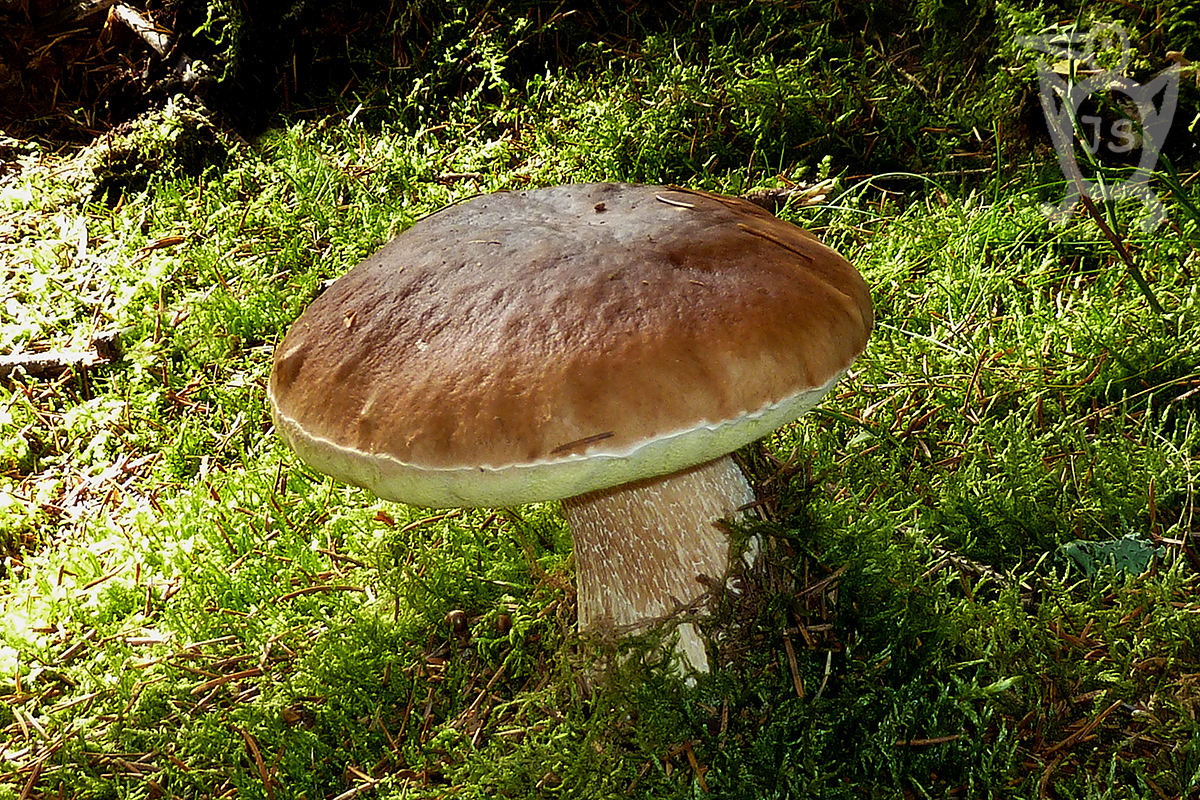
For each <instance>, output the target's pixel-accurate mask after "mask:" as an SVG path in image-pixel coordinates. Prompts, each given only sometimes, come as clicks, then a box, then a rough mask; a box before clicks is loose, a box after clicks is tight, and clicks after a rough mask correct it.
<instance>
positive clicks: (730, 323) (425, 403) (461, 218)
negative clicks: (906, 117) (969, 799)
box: [268, 184, 873, 507]
mask: <svg viewBox="0 0 1200 800" xmlns="http://www.w3.org/2000/svg"><path fill="white" fill-rule="evenodd" d="M872 324H873V315H872V309H871V300H870V295H869V293H868V291H867V287H866V284H865V283H864V282H863V280H862V278H861V276H860V275H859V274H858V272H857V271H856V270H855V269H854V268H853V267H852V266H851V265H850V264H849V262H847V261H846V260H845V259H844V258H842V257H841V256H840V255H838V254H837V253H836V252H834V251H833V250H831V249H830V248H828V247H826V246H825V245H823V244H821V243H820V242H818V241H817V240H816V239H814V238H813V237H812V236H811V235H810V234H808V233H807V232H806V231H804V230H803V229H801V228H798V227H796V226H794V225H791V224H790V223H787V222H783V221H781V220H779V219H777V218H775V217H774V216H772V215H771V214H769V213H768V212H766V211H764V210H763V209H761V208H759V207H758V206H755V205H753V204H751V203H748V202H746V201H743V200H739V199H735V198H730V197H722V196H718V195H713V194H707V193H703V192H695V191H688V190H684V189H678V188H674V187H661V186H660V187H655V186H637V185H628V184H579V185H570V186H558V187H553V188H548V189H537V190H531V191H524V192H501V193H497V194H491V195H485V196H482V197H477V198H475V199H473V200H470V201H468V202H464V203H461V204H459V205H454V206H450V207H448V208H446V209H443V210H442V211H439V212H437V213H436V214H433V215H431V216H429V217H426V218H424V219H422V220H420V221H419V222H417V223H416V224H415V225H413V226H412V227H411V228H410V229H408V230H407V231H405V232H404V233H403V234H401V235H400V236H398V237H397V238H396V239H394V240H393V241H392V242H391V243H389V244H388V245H386V246H385V247H383V248H382V249H381V250H379V251H378V252H377V253H376V254H375V255H373V256H371V257H370V258H368V259H367V260H366V261H364V262H363V263H361V264H359V265H358V266H357V267H355V268H354V269H352V270H351V271H350V272H348V273H347V274H346V275H345V276H343V277H342V278H340V279H339V280H337V281H335V282H334V283H333V285H332V286H330V287H329V288H328V289H327V290H326V291H325V292H324V293H323V294H322V295H321V296H320V297H318V298H317V299H316V300H315V301H314V302H313V303H312V305H311V306H310V307H309V308H308V309H307V310H306V311H305V312H304V314H303V315H301V317H300V318H299V319H298V320H297V321H296V323H295V325H294V326H293V327H292V328H291V330H290V331H289V332H288V334H287V336H286V337H285V338H284V340H283V342H282V344H281V345H280V346H279V348H278V349H277V351H276V353H275V363H274V368H273V369H272V372H271V379H270V386H269V390H268V391H269V397H270V402H271V411H272V415H273V417H274V420H275V424H276V428H277V429H278V431H279V433H280V434H281V435H282V436H283V438H284V439H285V440H286V441H287V442H288V444H290V445H291V446H292V448H293V449H294V450H295V451H296V452H297V453H298V454H299V455H300V457H301V458H303V459H304V460H305V461H306V462H308V463H309V464H310V465H312V466H313V467H315V468H317V469H319V470H321V471H322V472H325V473H327V474H330V475H333V476H334V477H336V478H339V479H341V480H344V481H347V482H349V483H353V484H356V485H359V486H363V487H365V488H367V489H370V490H371V491H373V492H374V493H375V494H377V495H378V496H380V497H383V498H386V499H391V500H397V501H400V502H405V503H409V504H412V505H419V506H431V507H446V506H508V505H517V504H522V503H528V502H535V501H541V500H553V499H559V498H564V497H572V496H575V495H579V494H583V493H585V492H590V491H594V490H597V489H602V488H606V487H609V486H615V485H619V484H624V483H628V482H630V481H635V480H639V479H642V478H647V477H651V476H655V475H660V474H664V473H670V472H674V471H676V470H680V469H684V468H686V467H689V466H692V465H694V464H699V463H701V462H705V461H708V460H711V459H713V458H716V457H718V456H721V455H724V454H726V453H729V452H731V451H733V450H735V449H737V448H738V447H740V446H742V445H744V444H747V443H749V442H752V441H754V440H755V439H758V438H760V437H762V436H764V435H766V434H767V433H769V432H770V431H772V430H774V429H775V428H778V427H779V426H781V425H783V424H785V423H787V422H789V421H791V420H793V419H795V418H797V417H798V416H800V415H801V414H803V413H804V412H805V411H807V410H808V409H809V408H811V407H812V406H813V405H814V404H815V403H816V402H817V400H819V399H820V397H821V396H822V395H824V394H825V392H826V391H828V390H829V388H830V387H831V386H832V385H833V384H834V383H835V382H836V381H837V379H838V378H839V377H841V375H842V373H844V372H845V370H846V369H847V368H848V367H849V366H850V364H851V362H852V361H853V360H854V358H855V357H856V356H857V355H858V354H859V353H860V352H861V351H862V349H863V348H864V346H865V345H866V341H867V337H868V336H869V334H870V331H871V327H872Z"/></svg>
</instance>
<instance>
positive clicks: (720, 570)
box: [563, 456, 755, 672]
mask: <svg viewBox="0 0 1200 800" xmlns="http://www.w3.org/2000/svg"><path fill="white" fill-rule="evenodd" d="M754 499H755V498H754V490H753V489H751V488H750V483H749V482H748V481H747V480H746V476H745V475H743V474H742V470H741V469H740V468H739V467H738V466H737V464H735V463H734V461H733V459H732V458H731V457H729V456H723V457H721V458H718V459H716V460H715V461H709V462H707V463H704V464H700V465H699V466H695V467H692V468H690V469H687V470H684V471H683V472H677V473H674V474H671V475H663V476H661V477H658V478H650V479H647V480H643V481H638V482H636V483H630V484H625V485H624V486H617V487H615V488H612V489H607V490H604V491H599V492H592V493H590V494H585V495H581V496H579V497H572V498H569V499H567V500H564V501H563V511H564V513H565V514H566V517H567V523H568V524H569V525H570V527H571V535H572V537H573V538H574V542H575V563H576V572H577V578H576V582H577V594H578V607H579V629H580V630H581V631H584V632H604V631H614V632H621V633H625V632H638V631H639V630H645V629H647V628H649V627H651V626H653V625H654V624H656V623H658V622H661V621H663V620H664V619H665V618H667V617H669V616H670V615H672V614H674V613H677V612H678V611H679V610H680V609H682V608H685V607H687V606H690V605H692V604H693V603H695V602H696V601H697V600H699V599H700V598H702V597H703V595H704V594H705V593H706V592H707V591H708V590H709V588H710V587H711V586H712V585H714V584H715V583H717V582H719V581H720V580H721V579H722V578H723V577H724V575H725V574H726V572H727V570H728V569H729V547H730V543H729V534H728V533H726V532H725V531H724V530H723V529H722V528H721V527H720V526H718V525H717V524H716V523H717V522H718V521H719V520H721V519H725V518H729V517H733V516H734V515H735V512H736V511H737V510H738V509H739V508H742V507H743V506H746V505H748V504H750V503H753V502H754ZM706 583H707V585H706ZM678 635H679V643H678V651H679V653H680V655H681V656H682V657H683V659H684V661H685V662H686V666H689V667H690V668H691V669H693V670H695V671H697V672H707V671H708V656H707V649H706V647H705V642H704V639H703V637H702V636H701V635H700V632H699V630H697V628H696V626H695V625H694V624H692V623H683V624H681V625H680V626H679V627H678Z"/></svg>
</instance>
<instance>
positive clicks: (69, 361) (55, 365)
mask: <svg viewBox="0 0 1200 800" xmlns="http://www.w3.org/2000/svg"><path fill="white" fill-rule="evenodd" d="M120 337H121V334H120V332H118V331H105V332H103V333H98V334H96V336H94V337H93V338H92V341H91V344H90V345H89V349H87V350H53V351H51V352H49V353H20V354H17V355H7V356H0V380H2V379H4V378H8V377H10V376H12V375H13V373H16V372H20V373H23V374H25V375H27V376H29V377H30V378H57V377H59V376H60V375H62V374H63V373H65V372H70V371H72V370H88V369H92V368H93V367H98V366H103V365H105V364H111V363H113V362H114V361H117V360H118V359H120V357H121V341H120Z"/></svg>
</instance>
